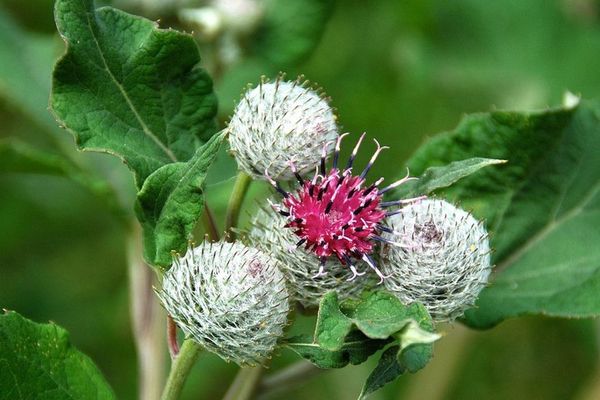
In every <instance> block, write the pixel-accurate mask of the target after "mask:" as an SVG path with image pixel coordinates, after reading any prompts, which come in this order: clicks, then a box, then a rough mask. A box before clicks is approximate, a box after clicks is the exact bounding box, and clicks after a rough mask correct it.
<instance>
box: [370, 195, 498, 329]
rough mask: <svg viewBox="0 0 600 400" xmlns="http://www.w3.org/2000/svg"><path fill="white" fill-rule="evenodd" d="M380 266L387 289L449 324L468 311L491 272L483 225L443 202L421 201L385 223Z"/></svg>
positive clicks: (435, 318)
mask: <svg viewBox="0 0 600 400" xmlns="http://www.w3.org/2000/svg"><path fill="white" fill-rule="evenodd" d="M387 224H388V225H389V227H390V228H391V229H392V230H393V232H388V233H386V234H384V237H385V238H386V239H388V243H386V244H384V245H383V246H382V248H381V268H382V270H383V271H384V272H385V273H387V274H389V277H388V279H386V280H385V283H384V284H385V287H386V289H388V290H390V291H391V292H393V293H394V294H395V295H396V296H397V297H398V298H399V299H400V300H401V301H402V302H404V303H407V304H408V303H412V302H420V303H422V304H423V305H424V306H425V307H426V308H427V309H428V310H429V313H430V314H431V316H432V317H433V319H434V320H437V321H451V320H454V319H455V318H457V317H459V316H461V315H463V313H464V311H465V310H466V309H468V308H469V307H471V306H472V305H473V304H474V302H475V300H476V299H477V296H478V295H479V292H480V291H481V289H483V287H484V286H485V285H486V283H487V281H488V277H489V274H490V269H491V267H490V247H489V242H488V234H487V231H486V230H485V228H484V226H483V223H482V222H479V221H477V220H476V219H475V218H474V217H473V216H472V215H470V214H469V213H467V212H466V211H464V210H461V209H459V208H456V207H455V206H453V205H452V204H450V203H448V202H446V201H443V200H423V201H420V202H418V203H415V204H412V205H410V206H407V207H404V208H402V209H400V210H399V211H398V212H397V213H396V214H395V215H393V216H391V217H390V218H388V220H387Z"/></svg>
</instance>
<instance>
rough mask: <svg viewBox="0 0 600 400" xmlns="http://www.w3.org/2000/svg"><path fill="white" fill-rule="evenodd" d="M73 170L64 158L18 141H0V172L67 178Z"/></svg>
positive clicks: (71, 165)
mask: <svg viewBox="0 0 600 400" xmlns="http://www.w3.org/2000/svg"><path fill="white" fill-rule="evenodd" d="M75 169H76V167H75V166H74V165H73V164H72V163H71V162H69V161H68V160H67V159H65V158H64V157H61V156H58V155H55V154H52V153H49V152H46V151H43V150H39V149H37V148H35V147H33V146H31V145H29V144H27V143H25V142H23V141H21V140H18V139H0V172H3V173H6V172H14V173H29V174H46V175H57V176H69V175H72V174H73V172H74V170H75Z"/></svg>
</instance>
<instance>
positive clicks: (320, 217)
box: [265, 134, 415, 283]
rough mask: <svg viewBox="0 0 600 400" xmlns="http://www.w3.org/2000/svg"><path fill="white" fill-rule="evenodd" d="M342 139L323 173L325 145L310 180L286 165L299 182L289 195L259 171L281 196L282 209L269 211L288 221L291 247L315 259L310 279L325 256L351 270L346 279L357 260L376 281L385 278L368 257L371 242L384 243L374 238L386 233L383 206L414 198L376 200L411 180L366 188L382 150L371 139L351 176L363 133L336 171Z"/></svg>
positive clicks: (371, 249)
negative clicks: (371, 148)
mask: <svg viewBox="0 0 600 400" xmlns="http://www.w3.org/2000/svg"><path fill="white" fill-rule="evenodd" d="M346 135H347V134H344V135H341V136H340V137H339V138H338V139H337V143H336V147H335V153H334V156H333V165H332V168H331V169H330V170H329V171H327V169H326V156H327V147H328V144H329V143H328V144H326V145H325V146H324V147H323V154H322V157H321V165H320V169H318V170H317V171H316V172H315V175H314V177H313V179H312V180H305V179H303V178H302V177H301V176H300V174H299V173H298V171H297V170H296V168H295V167H294V164H293V163H291V162H290V166H291V169H292V172H293V173H294V175H295V176H296V179H297V180H298V183H299V184H300V187H299V188H298V189H297V190H296V191H295V192H292V193H288V192H286V191H285V190H284V189H283V188H282V187H281V186H280V185H279V183H277V182H275V181H274V180H273V179H271V178H270V177H269V175H268V171H265V176H266V177H267V179H268V180H269V182H270V183H271V184H272V185H273V186H274V187H275V189H276V190H277V191H278V192H279V193H280V194H281V195H282V196H283V201H282V205H274V207H276V209H277V211H278V212H279V213H280V214H282V215H284V216H285V217H287V220H288V222H287V224H286V225H285V227H286V228H290V229H292V230H293V231H294V233H295V234H296V235H297V236H298V237H299V241H298V243H297V246H302V245H304V246H305V249H306V250H307V251H310V252H313V253H314V254H315V255H316V256H318V257H319V259H320V260H321V266H320V268H319V272H318V273H317V275H315V277H317V276H320V275H323V274H325V271H324V269H325V262H326V260H327V258H328V257H331V256H335V257H337V258H338V259H339V260H340V262H341V263H342V264H343V265H347V266H348V267H349V268H350V269H351V271H352V272H353V276H352V277H351V278H350V279H349V280H352V279H354V278H356V277H357V276H360V275H364V272H359V271H358V270H357V269H356V267H355V264H354V262H353V260H363V261H365V262H366V263H367V264H368V265H369V267H370V268H371V269H373V270H374V271H375V272H376V273H377V275H378V276H379V278H380V283H381V282H383V279H384V278H386V276H384V275H383V274H382V273H381V271H379V269H378V268H377V265H376V263H375V260H374V259H373V258H372V257H371V253H373V250H374V247H375V242H376V241H380V242H385V241H387V240H386V239H384V238H382V237H381V236H380V231H387V230H388V228H386V227H385V226H384V225H382V222H383V220H384V218H385V217H386V216H387V215H389V214H390V213H386V212H385V211H384V210H383V208H385V207H389V206H393V205H401V204H404V203H408V202H410V201H414V200H415V199H408V200H400V201H393V202H382V198H383V194H384V193H385V192H386V191H388V190H390V189H392V188H394V187H396V186H398V185H400V184H402V183H404V182H406V181H407V180H409V179H415V178H409V177H408V175H407V176H406V177H404V178H403V179H401V180H399V181H397V182H395V183H393V184H391V185H389V186H388V187H386V188H383V189H379V185H380V184H381V182H383V178H380V179H378V180H377V181H376V182H374V183H373V184H371V185H367V184H366V180H365V177H366V175H367V173H368V172H369V170H370V169H371V167H372V166H373V163H374V162H375V160H376V159H377V156H378V155H379V153H380V152H381V151H382V150H384V149H387V147H381V146H380V145H379V143H378V142H377V141H375V143H376V145H377V150H376V151H375V154H373V157H371V159H370V160H369V163H368V164H367V166H366V167H365V169H364V170H363V171H362V173H361V174H360V175H353V174H352V164H353V162H354V158H355V157H356V154H357V152H358V149H359V147H360V144H361V142H362V140H363V138H364V136H365V134H363V135H362V136H361V137H360V139H359V140H358V143H357V144H356V146H355V147H354V150H353V151H352V154H351V155H350V159H349V160H348V162H347V164H346V166H345V168H344V169H343V170H342V169H339V168H338V159H339V152H340V143H341V140H342V139H343V137H344V136H346Z"/></svg>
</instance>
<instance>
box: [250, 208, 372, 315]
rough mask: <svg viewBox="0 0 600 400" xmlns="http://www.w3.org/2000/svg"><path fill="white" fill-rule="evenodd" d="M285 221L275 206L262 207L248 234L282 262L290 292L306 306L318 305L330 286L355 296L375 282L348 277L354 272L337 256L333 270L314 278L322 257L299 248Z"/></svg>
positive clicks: (342, 295)
mask: <svg viewBox="0 0 600 400" xmlns="http://www.w3.org/2000/svg"><path fill="white" fill-rule="evenodd" d="M285 224H286V218H285V217H283V216H281V215H279V214H278V213H277V212H275V211H274V210H273V209H272V208H267V209H259V211H258V213H257V214H256V216H255V217H254V219H253V220H252V229H251V230H250V232H249V233H248V235H247V238H248V240H249V241H250V243H251V244H252V246H254V247H257V248H259V249H261V250H263V251H265V252H268V253H269V254H271V255H272V256H273V257H275V258H276V259H278V260H279V261H280V262H281V270H282V272H283V274H284V275H285V277H286V279H287V282H288V286H289V288H290V296H291V297H292V298H294V299H295V300H296V301H298V302H299V303H300V304H302V306H304V307H305V308H313V307H317V306H318V305H319V302H320V301H321V298H322V297H323V295H324V294H325V293H327V292H328V291H330V290H335V291H336V292H337V293H338V297H339V298H340V299H348V298H353V297H356V296H358V295H359V294H360V292H361V291H362V290H363V289H365V288H366V286H367V285H368V284H370V283H371V281H370V280H368V279H361V280H360V282H359V284H356V283H354V282H348V281H347V279H348V278H350V277H351V276H352V275H351V273H350V271H349V270H348V269H347V268H343V266H342V265H341V264H340V263H339V261H338V260H337V259H333V260H331V261H330V265H329V266H328V269H329V270H330V273H328V274H323V275H322V276H320V277H319V278H317V279H313V275H314V273H315V272H314V271H316V270H317V269H318V267H319V259H318V258H317V257H315V256H314V255H313V254H311V253H309V252H308V251H306V250H305V249H304V248H298V249H296V248H295V247H296V246H295V245H296V242H297V241H298V237H297V236H296V235H295V234H294V232H292V231H291V230H290V229H285V228H284V225H285Z"/></svg>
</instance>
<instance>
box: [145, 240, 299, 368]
mask: <svg viewBox="0 0 600 400" xmlns="http://www.w3.org/2000/svg"><path fill="white" fill-rule="evenodd" d="M157 294H158V297H159V298H160V300H161V302H162V304H163V305H164V307H165V309H166V310H167V312H168V313H169V315H171V317H173V320H174V321H175V322H176V323H177V325H178V326H179V327H180V328H181V329H182V330H183V331H184V332H185V333H186V335H188V336H191V337H192V338H193V339H194V340H195V341H196V342H198V343H199V344H201V345H202V346H204V347H205V348H206V349H208V350H210V351H213V352H215V353H216V354H218V355H219V356H220V357H222V358H223V359H225V360H227V361H229V360H231V361H234V362H235V363H237V364H240V365H256V364H260V363H262V362H264V361H265V360H266V359H267V358H268V357H269V355H270V354H271V353H272V351H273V350H274V348H275V346H276V344H277V340H278V339H279V338H280V337H282V335H283V329H284V327H285V325H286V324H287V315H288V312H289V301H288V292H287V288H286V285H285V281H284V277H283V274H282V273H281V271H280V270H279V265H278V262H277V261H276V260H275V259H273V258H272V257H270V256H268V255H266V254H264V253H262V252H261V251H259V250H257V249H254V248H251V247H246V246H244V245H242V244H240V243H223V242H219V243H207V242H204V243H202V244H201V245H200V246H198V247H196V248H194V249H189V250H188V252H187V253H186V255H185V256H183V257H181V258H179V259H177V260H175V262H174V264H173V266H172V267H171V269H169V270H168V271H167V272H166V273H165V275H164V279H163V285H162V290H160V291H158V292H157Z"/></svg>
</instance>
